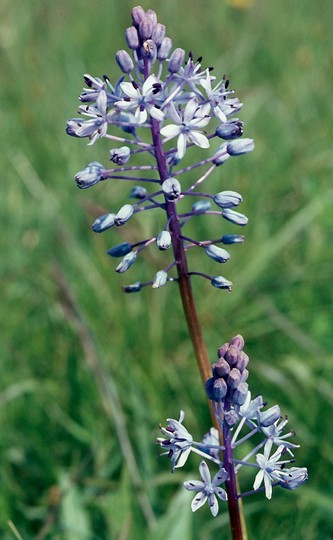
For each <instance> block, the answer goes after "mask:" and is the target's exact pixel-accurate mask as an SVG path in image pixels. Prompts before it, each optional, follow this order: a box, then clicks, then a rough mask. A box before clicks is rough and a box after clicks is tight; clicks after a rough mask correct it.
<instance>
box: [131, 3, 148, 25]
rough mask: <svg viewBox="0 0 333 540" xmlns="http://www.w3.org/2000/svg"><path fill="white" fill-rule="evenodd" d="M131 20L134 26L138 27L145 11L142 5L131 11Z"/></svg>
mask: <svg viewBox="0 0 333 540" xmlns="http://www.w3.org/2000/svg"><path fill="white" fill-rule="evenodd" d="M131 15H132V22H133V24H134V26H135V27H136V28H138V26H139V24H140V22H141V21H142V20H143V19H144V18H145V16H146V13H145V10H144V9H143V7H141V6H136V7H134V8H133V9H132V11H131Z"/></svg>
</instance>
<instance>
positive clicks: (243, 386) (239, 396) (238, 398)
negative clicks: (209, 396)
mask: <svg viewBox="0 0 333 540" xmlns="http://www.w3.org/2000/svg"><path fill="white" fill-rule="evenodd" d="M248 390H249V386H248V384H247V383H246V382H241V383H240V384H239V385H238V386H237V388H235V390H234V391H233V393H232V401H233V403H234V404H235V405H240V406H241V405H243V404H244V403H245V400H246V396H247V393H248Z"/></svg>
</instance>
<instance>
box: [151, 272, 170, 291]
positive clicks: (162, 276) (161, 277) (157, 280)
mask: <svg viewBox="0 0 333 540" xmlns="http://www.w3.org/2000/svg"><path fill="white" fill-rule="evenodd" d="M167 281H168V274H167V273H166V272H165V271H164V270H159V271H158V272H157V273H156V274H155V277H154V280H153V285H152V287H153V289H160V288H161V287H163V285H165V284H166V282H167Z"/></svg>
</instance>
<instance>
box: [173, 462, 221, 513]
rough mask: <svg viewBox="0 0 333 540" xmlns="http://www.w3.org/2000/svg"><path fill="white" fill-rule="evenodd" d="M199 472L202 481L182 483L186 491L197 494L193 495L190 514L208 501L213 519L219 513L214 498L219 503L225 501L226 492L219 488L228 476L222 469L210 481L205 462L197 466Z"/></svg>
mask: <svg viewBox="0 0 333 540" xmlns="http://www.w3.org/2000/svg"><path fill="white" fill-rule="evenodd" d="M199 472H200V476H201V478H202V481H200V480H190V481H188V482H184V487H185V488H186V489H187V490H188V491H197V492H198V493H197V495H195V497H194V499H193V501H192V504H191V508H192V512H195V511H196V510H198V509H199V508H201V507H202V506H203V505H204V504H205V502H206V501H208V505H209V508H210V511H211V513H212V515H213V516H214V517H215V516H216V515H217V513H218V511H219V503H218V501H217V498H216V496H217V497H218V498H219V499H220V500H221V501H226V500H227V499H228V496H227V493H226V491H225V490H224V489H223V488H221V487H219V486H220V484H222V483H223V482H225V481H226V480H228V478H229V475H228V473H227V471H226V470H225V469H224V468H223V467H222V468H221V469H220V470H219V471H218V473H216V474H215V476H214V478H213V480H211V476H210V472H209V468H208V465H207V463H206V462H205V461H201V463H200V465H199Z"/></svg>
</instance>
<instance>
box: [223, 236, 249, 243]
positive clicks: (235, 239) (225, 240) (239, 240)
mask: <svg viewBox="0 0 333 540" xmlns="http://www.w3.org/2000/svg"><path fill="white" fill-rule="evenodd" d="M244 240H245V237H244V236H242V235H240V234H225V235H223V236H222V238H221V242H222V243H223V244H242V243H243V242H244Z"/></svg>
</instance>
